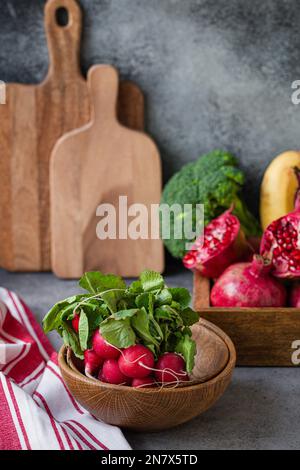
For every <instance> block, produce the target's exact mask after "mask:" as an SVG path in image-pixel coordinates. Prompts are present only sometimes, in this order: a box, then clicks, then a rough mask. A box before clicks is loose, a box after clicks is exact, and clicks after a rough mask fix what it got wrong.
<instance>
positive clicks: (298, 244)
mask: <svg viewBox="0 0 300 470" xmlns="http://www.w3.org/2000/svg"><path fill="white" fill-rule="evenodd" d="M294 171H295V174H296V176H297V179H298V189H297V191H296V195H295V209H294V210H293V212H290V213H289V214H287V215H284V216H283V217H280V218H279V219H277V220H274V222H272V223H271V224H270V225H269V226H268V227H267V228H266V230H265V232H264V234H263V237H262V241H261V246H260V253H261V255H262V256H265V257H267V258H269V259H270V260H272V274H274V276H276V277H280V278H290V279H295V278H300V169H299V168H297V167H295V168H294Z"/></svg>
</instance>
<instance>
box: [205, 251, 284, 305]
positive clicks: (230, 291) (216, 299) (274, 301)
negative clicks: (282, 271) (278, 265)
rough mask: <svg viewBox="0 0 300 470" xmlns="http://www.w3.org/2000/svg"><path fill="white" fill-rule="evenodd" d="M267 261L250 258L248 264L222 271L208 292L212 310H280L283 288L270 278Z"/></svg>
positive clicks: (282, 301) (269, 267)
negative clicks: (228, 308) (265, 308)
mask: <svg viewBox="0 0 300 470" xmlns="http://www.w3.org/2000/svg"><path fill="white" fill-rule="evenodd" d="M270 269H271V261H270V260H268V259H264V258H263V257H262V256H260V255H254V257H253V261H252V262H251V263H236V264H233V265H232V266H230V267H229V268H227V269H226V271H225V272H224V273H223V274H222V275H221V276H220V277H219V279H218V280H217V281H216V283H215V284H214V286H213V288H212V290H211V296H210V300H211V304H212V306H213V307H283V306H284V305H285V303H286V289H285V287H284V286H283V285H282V284H281V283H280V282H279V281H278V280H277V279H274V278H273V277H272V276H271V275H270Z"/></svg>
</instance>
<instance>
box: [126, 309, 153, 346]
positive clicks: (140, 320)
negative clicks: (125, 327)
mask: <svg viewBox="0 0 300 470" xmlns="http://www.w3.org/2000/svg"><path fill="white" fill-rule="evenodd" d="M132 326H133V328H134V330H135V331H136V333H138V335H139V337H140V338H141V339H143V340H144V341H146V343H147V345H148V344H153V345H154V346H157V347H158V346H159V342H158V340H157V339H156V338H155V337H154V336H153V335H152V334H151V332H150V319H149V316H148V315H147V311H146V309H145V308H142V309H141V310H140V311H139V312H138V314H137V315H135V316H134V317H133V318H132Z"/></svg>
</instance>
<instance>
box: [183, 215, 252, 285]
mask: <svg viewBox="0 0 300 470" xmlns="http://www.w3.org/2000/svg"><path fill="white" fill-rule="evenodd" d="M231 212H232V209H229V210H227V211H226V212H224V214H222V215H220V216H219V217H217V218H216V219H214V220H212V221H211V222H210V223H209V224H208V225H207V226H206V227H205V228H204V233H203V234H202V235H200V236H199V237H198V239H197V240H196V242H195V243H194V245H193V246H192V248H191V250H190V251H189V252H188V253H187V254H186V255H185V257H184V258H183V264H184V266H185V267H186V268H189V269H194V268H195V269H198V270H199V271H200V272H201V274H202V275H203V276H205V277H210V278H213V279H214V278H217V277H219V276H220V275H221V274H222V272H223V271H224V270H225V269H226V268H227V267H228V266H230V264H232V263H235V262H237V261H240V260H241V259H242V258H243V256H246V255H247V254H248V255H249V253H250V252H251V248H250V245H249V244H248V243H247V241H246V238H245V235H244V232H243V231H242V229H241V224H240V222H239V220H238V218H237V217H236V216H235V215H233V214H232V213H231Z"/></svg>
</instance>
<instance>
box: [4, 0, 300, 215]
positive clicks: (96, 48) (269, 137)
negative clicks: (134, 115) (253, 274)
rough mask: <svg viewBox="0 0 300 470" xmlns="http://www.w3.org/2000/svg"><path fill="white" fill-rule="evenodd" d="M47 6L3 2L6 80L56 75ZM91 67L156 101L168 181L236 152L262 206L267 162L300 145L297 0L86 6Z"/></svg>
mask: <svg viewBox="0 0 300 470" xmlns="http://www.w3.org/2000/svg"><path fill="white" fill-rule="evenodd" d="M44 3H45V1H43V0H24V1H22V0H1V4H0V79H2V80H5V81H20V82H25V83H30V82H38V81H39V80H41V79H42V78H43V77H44V75H45V74H46V71H47V61H48V58H47V48H46V43H45V35H44V30H43V6H44ZM80 3H81V5H82V8H83V10H84V31H83V44H82V68H83V71H84V72H86V71H87V69H88V67H89V66H90V65H92V64H95V63H101V62H103V63H112V64H114V65H116V66H117V67H118V68H119V70H120V72H121V75H122V76H123V77H125V78H130V79H133V80H135V81H137V82H138V83H139V84H140V85H141V87H142V88H143V90H144V91H145V93H146V96H147V128H148V131H149V132H150V133H151V135H152V136H153V137H154V138H155V139H156V141H157V143H158V145H159V147H160V150H161V154H162V159H163V167H164V176H165V179H167V178H168V177H169V176H170V174H171V173H172V172H174V171H175V170H177V169H178V168H180V167H181V165H182V164H184V163H185V162H187V161H191V160H193V159H195V158H196V157H197V156H198V155H200V154H201V153H203V152H207V151H209V150H211V149H214V148H225V149H228V150H231V151H233V152H234V153H236V154H237V156H238V157H239V158H240V161H241V165H242V167H243V168H244V169H245V170H246V171H247V174H248V183H247V194H246V197H247V199H248V201H249V202H250V204H251V205H252V207H254V208H256V207H257V202H258V197H257V196H258V195H257V190H258V186H259V183H260V180H261V177H262V173H263V170H264V168H265V167H266V165H267V163H268V162H269V161H270V160H271V159H272V157H273V156H275V155H276V154H277V153H279V152H281V151H283V150H284V149H288V148H298V147H300V106H299V107H297V106H295V105H293V104H292V103H291V98H290V97H291V82H292V81H293V80H296V79H300V30H299V25H300V5H299V2H298V1H297V0H264V1H261V0H251V1H245V0H230V1H228V0H95V1H91V0H81V2H80Z"/></svg>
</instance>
